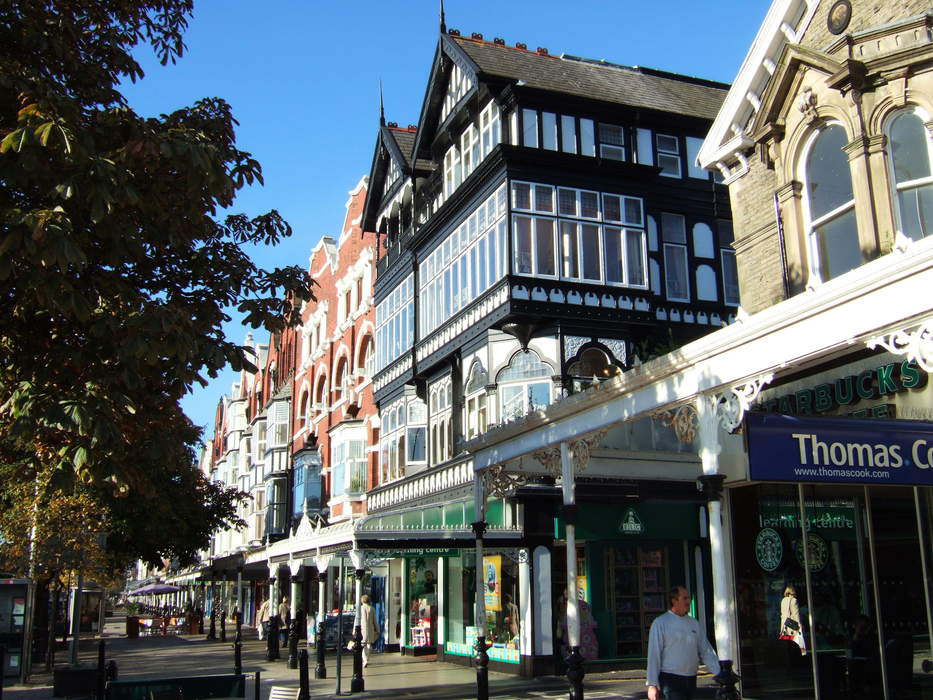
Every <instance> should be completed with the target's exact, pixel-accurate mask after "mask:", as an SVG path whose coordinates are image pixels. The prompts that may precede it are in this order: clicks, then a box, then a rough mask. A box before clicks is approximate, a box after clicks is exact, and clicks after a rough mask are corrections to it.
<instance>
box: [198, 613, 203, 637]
mask: <svg viewBox="0 0 933 700" xmlns="http://www.w3.org/2000/svg"><path fill="white" fill-rule="evenodd" d="M198 634H204V610H202V609H201V608H198Z"/></svg>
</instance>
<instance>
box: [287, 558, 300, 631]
mask: <svg viewBox="0 0 933 700" xmlns="http://www.w3.org/2000/svg"><path fill="white" fill-rule="evenodd" d="M288 573H289V574H290V576H289V582H290V583H291V588H290V589H289V590H290V592H291V595H290V596H289V600H288V606H289V607H288V610H289V614H290V615H291V618H292V619H293V620H294V619H296V617H295V616H296V615H297V613H298V598H299V597H300V595H301V582H300V581H299V578H298V577H299V576H300V575H301V559H291V560H289V562H288Z"/></svg>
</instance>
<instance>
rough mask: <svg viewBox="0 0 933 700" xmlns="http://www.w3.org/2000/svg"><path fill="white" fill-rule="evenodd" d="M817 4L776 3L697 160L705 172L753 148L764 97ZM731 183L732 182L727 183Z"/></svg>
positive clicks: (792, 0) (787, 0)
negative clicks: (754, 125) (755, 124)
mask: <svg viewBox="0 0 933 700" xmlns="http://www.w3.org/2000/svg"><path fill="white" fill-rule="evenodd" d="M818 4H819V3H817V2H807V1H806V0H774V2H773V3H772V4H771V7H770V8H769V10H768V14H767V15H766V16H765V19H764V22H763V23H762V25H761V27H760V28H759V30H758V34H757V35H756V36H755V40H754V41H753V42H752V45H751V48H749V50H748V54H746V56H745V60H744V61H743V62H742V67H741V68H740V69H739V73H738V75H737V76H736V78H735V82H733V83H732V87H731V88H730V89H729V94H728V95H727V96H726V99H725V101H724V102H723V105H722V108H721V109H720V110H719V114H718V115H716V119H715V121H714V122H713V126H712V128H710V131H709V134H708V135H707V137H706V141H705V142H704V143H703V146H702V147H701V148H700V152H699V154H698V155H697V159H698V160H699V161H700V165H701V166H703V167H704V168H713V167H716V165H717V163H724V164H729V163H730V162H732V161H734V160H736V159H737V158H739V155H740V154H741V152H742V151H744V150H747V149H748V148H751V146H752V145H753V143H754V142H753V140H752V138H751V136H750V134H749V130H750V129H751V123H752V121H753V119H754V117H755V113H756V112H757V110H758V109H759V107H760V105H761V102H760V100H761V97H762V95H763V94H764V93H765V91H766V90H767V88H768V85H769V83H770V82H771V79H772V76H773V75H774V72H775V70H776V68H777V65H778V62H779V60H780V57H781V55H782V53H783V52H784V47H785V46H786V45H787V44H788V43H797V42H798V41H799V39H800V37H801V36H803V34H804V32H805V31H806V30H807V27H809V26H810V21H811V20H812V19H813V15H814V13H815V12H816V8H817V5H818ZM727 182H728V180H727Z"/></svg>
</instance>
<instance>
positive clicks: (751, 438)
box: [745, 413, 933, 486]
mask: <svg viewBox="0 0 933 700" xmlns="http://www.w3.org/2000/svg"><path fill="white" fill-rule="evenodd" d="M745 434H746V441H747V445H748V461H749V467H748V468H749V478H751V479H752V480H754V481H793V482H797V481H808V482H819V483H848V484H881V485H884V484H902V485H921V486H927V485H933V425H931V424H930V423H924V422H921V421H905V420H867V419H854V418H816V417H810V416H806V417H799V416H785V415H780V414H774V413H747V414H746V416H745Z"/></svg>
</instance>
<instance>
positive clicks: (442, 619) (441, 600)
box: [435, 557, 448, 649]
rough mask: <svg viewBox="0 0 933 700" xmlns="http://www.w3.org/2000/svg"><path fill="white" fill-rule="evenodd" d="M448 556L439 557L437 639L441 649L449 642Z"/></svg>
mask: <svg viewBox="0 0 933 700" xmlns="http://www.w3.org/2000/svg"><path fill="white" fill-rule="evenodd" d="M447 564H448V559H447V557H438V559H437V639H436V640H435V642H436V643H437V646H438V648H439V649H443V648H444V646H445V645H446V644H447Z"/></svg>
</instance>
